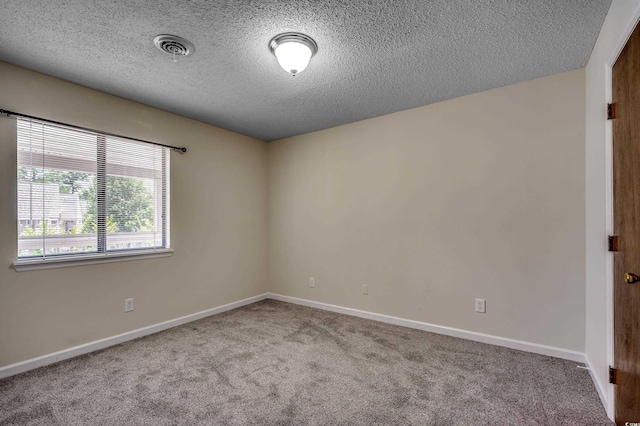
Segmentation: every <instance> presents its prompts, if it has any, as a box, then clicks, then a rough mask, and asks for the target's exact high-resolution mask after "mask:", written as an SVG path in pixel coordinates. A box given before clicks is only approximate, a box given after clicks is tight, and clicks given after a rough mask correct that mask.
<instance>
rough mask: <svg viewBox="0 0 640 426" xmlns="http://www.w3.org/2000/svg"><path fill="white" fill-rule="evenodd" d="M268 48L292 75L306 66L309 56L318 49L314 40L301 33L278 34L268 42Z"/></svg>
mask: <svg viewBox="0 0 640 426" xmlns="http://www.w3.org/2000/svg"><path fill="white" fill-rule="evenodd" d="M269 48H270V49H271V53H273V54H274V55H275V57H276V58H277V59H278V63H279V64H280V66H281V67H282V69H283V70H285V71H286V72H289V73H291V74H293V75H294V76H295V75H296V74H298V73H301V72H302V71H304V69H305V68H307V65H309V61H310V60H311V57H312V56H313V55H315V54H316V52H317V51H318V45H317V44H316V42H315V41H314V40H313V39H312V38H311V37H309V36H308V35H305V34H302V33H282V34H278V35H277V36H275V37H274V38H272V39H271V41H270V42H269Z"/></svg>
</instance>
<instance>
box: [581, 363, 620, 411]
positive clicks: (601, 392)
mask: <svg viewBox="0 0 640 426" xmlns="http://www.w3.org/2000/svg"><path fill="white" fill-rule="evenodd" d="M585 360H586V365H587V370H589V374H590V375H591V380H592V381H593V384H594V385H595V387H596V390H597V391H598V396H599V397H600V401H601V402H602V405H603V406H604V409H605V411H606V412H607V416H609V418H610V419H611V420H612V421H613V420H614V413H613V401H609V395H611V393H608V392H607V388H608V386H606V385H605V384H604V383H602V382H601V381H600V379H598V375H597V374H595V373H594V372H593V366H592V365H591V361H590V360H589V357H588V356H587V355H585ZM612 397H613V396H612Z"/></svg>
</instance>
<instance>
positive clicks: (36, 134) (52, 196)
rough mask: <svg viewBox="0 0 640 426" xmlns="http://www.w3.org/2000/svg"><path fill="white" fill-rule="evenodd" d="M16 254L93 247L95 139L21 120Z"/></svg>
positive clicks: (80, 250) (82, 250) (74, 251)
mask: <svg viewBox="0 0 640 426" xmlns="http://www.w3.org/2000/svg"><path fill="white" fill-rule="evenodd" d="M17 136H18V176H17V177H18V257H30V256H50V255H59V254H65V253H68V254H80V253H91V252H96V251H97V248H98V247H97V232H96V229H95V228H92V227H90V226H87V225H88V224H87V223H86V217H87V215H89V214H91V212H92V211H93V210H95V197H93V198H92V197H91V194H95V189H96V188H95V185H96V174H97V162H96V149H97V137H96V135H95V134H89V133H83V132H77V131H73V130H69V129H65V128H61V127H57V126H50V125H45V124H42V123H38V122H35V121H32V120H22V119H19V120H18V123H17Z"/></svg>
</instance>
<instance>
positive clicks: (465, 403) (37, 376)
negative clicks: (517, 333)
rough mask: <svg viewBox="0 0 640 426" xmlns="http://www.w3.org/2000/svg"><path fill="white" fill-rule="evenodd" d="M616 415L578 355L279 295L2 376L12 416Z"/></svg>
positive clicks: (118, 420) (485, 421)
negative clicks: (557, 354)
mask: <svg viewBox="0 0 640 426" xmlns="http://www.w3.org/2000/svg"><path fill="white" fill-rule="evenodd" d="M13 424H19V425H65V426H67V425H227V424H228V425H305V424H313V425H341V424H342V425H609V424H612V423H610V422H609V421H608V419H607V417H606V415H605V412H604V409H603V408H602V405H601V403H600V401H599V399H598V395H597V393H596V390H595V388H594V385H593V383H592V382H591V379H590V377H589V373H588V372H587V371H585V370H583V369H579V368H577V367H576V363H574V362H570V361H564V360H561V359H557V358H550V357H545V356H541V355H534V354H530V353H526V352H520V351H516V350H511V349H505V348H501V347H497V346H491V345H485V344H481V343H476V342H471V341H467V340H462V339H456V338H452V337H446V336H440V335H437V334H432V333H427V332H423V331H419V330H413V329H409V328H404V327H398V326H393V325H388V324H383V323H379V322H374V321H369V320H364V319H360V318H355V317H350V316H345V315H340V314H334V313H330V312H325V311H321V310H317V309H312V308H306V307H302V306H297V305H292V304H288V303H282V302H277V301H273V300H265V301H262V302H259V303H255V304H253V305H249V306H245V307H243V308H240V309H236V310H233V311H229V312H226V313H223V314H219V315H215V316H212V317H209V318H205V319H203V320H199V321H196V322H193V323H190V324H186V325H184V326H181V327H177V328H173V329H171V330H167V331H164V332H161V333H158V334H154V335H152V336H147V337H144V338H141V339H138V340H135V341H131V342H127V343H124V344H121V345H118V346H114V347H111V348H108V349H105V350H102V351H99V352H94V353H92V354H88V355H84V356H80V357H77V358H74V359H71V360H67V361H63V362H60V363H58V364H54V365H51V366H48V367H43V368H40V369H37V370H34V371H31V372H28V373H24V374H21V375H18V376H14V377H11V378H8V379H4V380H2V381H0V425H13Z"/></svg>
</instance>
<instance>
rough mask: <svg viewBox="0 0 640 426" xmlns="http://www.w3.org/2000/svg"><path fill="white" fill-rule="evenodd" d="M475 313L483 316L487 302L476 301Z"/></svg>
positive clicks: (482, 300)
mask: <svg viewBox="0 0 640 426" xmlns="http://www.w3.org/2000/svg"><path fill="white" fill-rule="evenodd" d="M476 312H480V313H481V314H485V313H486V312H487V301H486V300H484V299H476Z"/></svg>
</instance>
